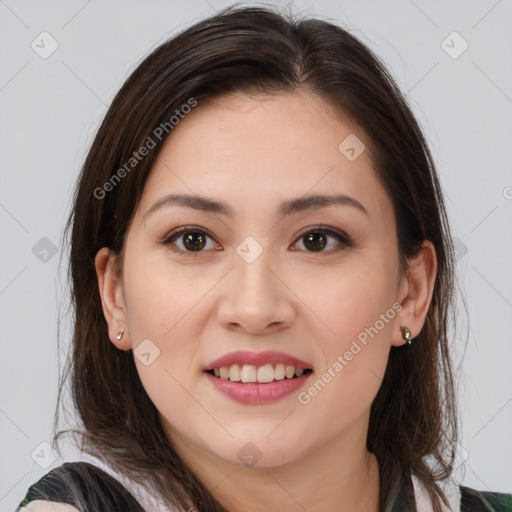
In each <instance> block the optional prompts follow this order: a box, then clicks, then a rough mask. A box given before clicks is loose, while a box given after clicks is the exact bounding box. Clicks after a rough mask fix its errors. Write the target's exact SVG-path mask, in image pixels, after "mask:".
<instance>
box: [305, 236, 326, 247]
mask: <svg viewBox="0 0 512 512" xmlns="http://www.w3.org/2000/svg"><path fill="white" fill-rule="evenodd" d="M326 239H327V237H326V236H325V234H324V233H320V232H313V233H308V234H307V235H306V237H305V240H304V245H305V246H306V247H307V248H308V249H311V250H312V251H321V250H322V249H323V248H324V247H325V246H326V244H327V240H326Z"/></svg>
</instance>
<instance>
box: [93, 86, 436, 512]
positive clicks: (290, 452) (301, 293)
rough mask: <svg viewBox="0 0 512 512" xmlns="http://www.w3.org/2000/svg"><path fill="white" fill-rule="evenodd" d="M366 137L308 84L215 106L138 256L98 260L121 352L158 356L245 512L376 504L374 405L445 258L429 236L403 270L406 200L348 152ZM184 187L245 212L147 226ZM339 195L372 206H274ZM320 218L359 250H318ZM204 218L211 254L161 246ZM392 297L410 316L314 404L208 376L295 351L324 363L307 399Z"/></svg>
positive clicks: (152, 192)
mask: <svg viewBox="0 0 512 512" xmlns="http://www.w3.org/2000/svg"><path fill="white" fill-rule="evenodd" d="M350 134H355V135H356V136H357V137H358V138H359V139H360V140H362V141H363V142H365V144H366V147H367V148H369V146H370V144H369V141H368V140H367V137H366V135H365V133H363V132H362V131H361V130H360V129H359V128H358V127H357V126H356V125H355V124H353V123H351V122H350V121H349V120H348V119H347V118H344V117H343V116H340V115H338V114H337V113H336V111H334V109H333V108H332V107H330V106H329V104H328V103H326V102H325V101H324V100H323V99H321V98H320V97H318V96H316V95H313V94H312V93H310V92H306V91H297V92H294V93H281V94H278V95H274V96H269V95H251V96H248V95H242V94H240V93H236V94H229V95H224V96H222V97H220V98H216V99H215V100H214V101H213V102H208V104H200V105H198V106H197V107H196V108H195V109H194V110H193V111H192V112H191V113H190V114H189V115H187V117H186V118H185V119H183V120H182V121H181V122H180V124H179V125H178V126H177V127H175V128H174V130H173V132H172V134H171V137H169V139H168V140H167V141H166V143H165V145H164V147H163V149H162V151H161V153H160V154H159V157H158V159H157V161H156V163H155V165H154V167H153V169H152V171H151V174H150V176H149V178H148V181H147V184H146V186H145V190H144V193H143V196H142V199H141V202H140V204H139V206H138V208H137V210H136V212H135V215H134V218H133V221H132V223H131V225H130V228H129V231H128V234H127V238H126V242H125V246H124V249H123V254H122V261H119V259H118V258H117V257H116V255H115V254H113V253H112V252H111V251H110V250H109V249H107V248H103V249H102V250H101V251H99V253H98V255H97V257H96V270H97V275H98V284H99V289H100V294H101V297H102V302H103V309H104V314H105V318H106V320H107V322H108V325H109V336H110V339H111V340H112V343H114V344H115V345H116V346H117V347H118V348H119V349H120V350H129V349H135V348H136V347H137V346H138V345H139V344H140V343H141V342H142V340H144V339H150V340H151V342H152V343H154V345H155V346H157V347H158V349H159V350H160V355H159V356H158V357H157V358H156V359H155V360H154V361H153V362H152V363H151V364H150V365H148V366H145V365H144V364H142V362H141V361H140V360H139V359H138V358H135V359H134V360H135V364H136V365H137V370H138V373H139V376H140V378H141V381H142V383H143V385H144V387H145V389H146V391H147V393H148V395H149V396H150V398H151V400H152V401H153V403H154V404H155V406H156V407H157V409H158V410H159V412H160V417H161V421H162V424H163V425H164V427H165V429H166V432H167V433H168V436H169V438H170V440H171V441H172V442H173V443H174V445H175V447H176V449H177V451H178V453H179V454H180V455H181V456H182V457H183V458H184V460H185V461H186V462H187V463H188V464H189V465H190V467H192V468H193V470H194V471H195V472H196V474H197V475H198V476H199V477H200V478H201V479H202V481H203V482H204V483H205V485H206V486H207V487H208V488H209V489H210V491H211V492H212V493H213V495H214V496H215V497H216V499H217V500H218V501H219V502H220V503H221V504H222V505H223V506H224V507H226V509H228V510H229V511H234V512H237V511H242V510H244V511H247V510H250V511H253V512H256V511H258V512H259V511H267V510H270V509H272V510H287V511H299V510H301V511H303V510H308V511H312V512H320V511H327V510H341V511H356V510H364V511H366V512H368V511H377V510H378V496H379V476H378V463H377V459H376V457H375V456H374V455H373V454H371V453H369V452H368V451H367V449H366V437H367V432H368V423H369V413H370V406H371V403H372V401H373V399H374V397H375V395H376V394H377V391H378V389H379V386H380V383H381V380H382V377H383V375H384V371H385V368H386V363H387V359H388V356H389V351H390V348H391V346H393V345H395V346H398V345H402V344H404V343H405V341H404V339H403V338H402V333H401V331H400V326H403V325H405V326H407V327H408V328H409V329H410V331H411V333H412V336H413V337H414V336H416V335H417V334H418V333H419V331H420V330H421V328H422V326H423V323H424V320H425V315H426V313H427V310H428V306H429V304H430V300H431V296H432V289H433V282H434V278H435V271H436V262H435V252H434V249H433V247H432V245H431V244H430V243H425V244H424V248H423V250H422V251H421V253H420V254H419V255H418V257H417V258H415V260H414V261H411V262H410V266H409V269H408V270H407V271H405V270H404V269H402V268H401V267H400V264H399V254H398V248H397V239H396V226H395V219H394V214H393V208H392V204H391V201H390V199H389V197H388V196H387V194H386V192H385V191H384V189H383V188H382V186H381V184H380V182H379V181H378V179H377V177H376V175H375V173H374V171H373V168H372V162H371V159H370V155H369V150H368V149H367V150H366V151H364V152H363V153H362V154H361V155H360V156H359V157H358V158H357V159H356V160H354V161H349V160H348V159H347V158H346V157H345V156H344V155H343V154H342V153H341V152H340V151H339V150H338V146H339V145H340V143H341V142H342V141H343V140H344V139H345V138H346V137H347V136H348V135H350ZM171 193H173V194H179V193H182V194H197V195H202V196H208V197H209V198H212V199H215V200H218V201H222V202H225V203H227V204H228V205H229V206H230V207H231V208H232V210H233V216H232V217H228V216H224V215H222V214H219V213H209V212H204V211H196V210H194V209H192V208H188V207H184V206H176V205H172V206H165V207H161V208H158V209H156V210H154V211H153V212H152V213H150V214H149V215H147V212H148V210H149V209H150V208H151V206H152V205H154V203H155V202H157V201H158V200H159V199H161V198H162V197H164V196H166V195H168V194H171ZM335 193H336V194H345V195H348V196H350V197H351V198H353V199H355V200H357V201H358V202H359V203H360V204H361V205H362V206H363V207H364V209H365V210H366V212H362V211H360V210H359V209H357V208H355V207H354V206H351V205H330V206H325V207H322V208H318V209H313V210H308V211H303V212H299V213H295V214H293V215H289V216H286V217H283V216H282V215H279V214H278V213H277V211H276V209H277V205H278V204H279V203H281V202H282V201H285V200H289V199H292V198H299V197H303V196H308V195H313V194H335ZM319 224H320V225H322V226H325V227H330V228H331V229H334V230H341V231H344V232H345V233H347V234H348V236H349V237H350V239H351V245H346V244H343V243H341V242H339V241H338V239H337V238H336V237H335V236H332V235H330V234H328V233H327V234H326V235H327V238H326V239H324V240H326V241H327V244H328V245H327V246H326V247H325V248H324V249H323V250H322V251H318V252H315V251H312V250H311V249H308V246H306V245H305V243H304V241H305V238H304V236H303V234H304V231H306V228H307V229H313V228H314V227H315V226H317V225H319ZM189 225H193V226H198V227H201V228H203V229H204V230H206V231H207V233H208V234H210V235H211V236H212V238H211V239H207V240H208V242H207V245H206V246H205V248H204V249H203V250H202V252H199V253H198V252H190V251H189V252H188V253H187V252H184V251H186V248H185V247H184V245H183V237H179V238H177V239H176V240H175V242H174V244H167V245H166V244H163V243H162V240H163V239H164V238H165V237H166V236H167V235H168V234H169V233H171V232H172V231H173V230H175V229H176V228H179V227H182V226H189ZM316 231H317V232H318V229H317V230H316ZM247 236H251V237H253V238H254V239H255V240H256V241H257V242H258V244H259V245H260V246H261V248H262V250H263V252H262V254H261V255H260V256H259V257H258V258H257V259H256V260H255V261H254V262H252V263H250V264H249V263H247V262H246V261H245V260H244V259H242V258H241V257H240V256H239V255H238V254H237V252H236V248H237V246H238V245H239V244H240V243H241V242H242V241H243V240H244V239H245V238H246V237H247ZM180 248H181V249H182V252H181V253H180V252H179V249H180ZM173 249H174V250H173ZM394 303H397V304H399V305H400V306H399V308H401V309H400V312H399V313H397V314H396V316H394V318H393V319H391V320H389V321H388V322H387V323H385V325H384V327H383V328H382V329H381V330H380V331H379V332H378V335H376V336H374V337H373V338H369V342H368V344H367V345H366V346H364V348H362V350H361V351H360V352H359V353H358V354H357V355H355V356H354V357H353V359H352V360H351V361H350V362H349V363H348V364H347V365H346V366H345V367H344V368H343V370H342V371H341V372H339V373H338V374H336V377H335V378H333V379H332V380H331V382H329V383H328V385H327V386H325V388H324V389H323V390H322V391H321V392H320V393H318V394H317V396H315V397H313V398H312V399H311V401H310V402H309V403H308V404H307V405H303V404H301V403H299V402H298V400H297V394H296V393H292V394H291V395H289V396H287V397H285V398H283V399H281V400H279V401H277V402H274V403H270V404H266V405H245V404H240V403H237V402H235V401H232V400H231V399H229V398H227V397H226V396H224V395H222V394H221V393H219V392H218V391H217V390H216V389H215V388H214V387H213V386H212V385H211V383H210V382H209V381H208V379H207V378H206V377H205V375H204V373H203V369H204V368H205V367H206V366H207V365H208V363H209V362H210V361H212V360H214V359H216V358H218V357H220V356H222V355H224V354H226V353H228V352H232V351H235V350H238V349H246V350H251V351H254V352H259V351H264V350H279V351H282V352H285V353H288V354H291V355H293V356H296V357H298V358H300V359H302V360H304V361H307V362H309V363H310V364H311V368H312V369H313V375H312V376H311V377H310V378H309V381H308V382H309V383H308V384H307V385H306V386H305V388H304V389H307V388H308V387H309V386H310V385H311V384H310V383H312V382H314V381H315V380H316V379H317V378H320V377H321V375H322V374H323V373H324V372H326V371H327V370H328V368H329V367H332V365H333V363H334V362H335V361H336V359H337V357H338V356H339V355H343V354H344V353H345V352H346V351H347V350H348V349H349V348H350V346H351V343H352V342H353V340H355V339H357V336H358V334H360V333H361V332H363V331H364V330H365V328H368V327H370V326H374V325H375V323H376V321H377V320H378V319H379V318H381V317H380V315H382V314H385V313H386V311H388V310H389V309H390V308H391V307H392V305H393V304H394ZM121 329H124V330H125V334H124V336H123V338H122V340H117V339H116V336H117V334H118V333H119V331H120V330H121ZM304 389H302V390H304ZM302 390H301V391H302ZM249 442H250V443H252V444H253V445H255V446H256V447H257V449H258V451H259V452H260V454H261V458H260V459H259V460H258V462H257V463H256V465H254V466H252V467H246V466H244V465H243V464H242V463H241V461H240V460H239V458H238V456H237V453H238V452H239V450H241V449H244V450H247V447H246V444H247V443H249ZM244 446H245V447H246V448H243V447H244ZM242 453H244V452H242Z"/></svg>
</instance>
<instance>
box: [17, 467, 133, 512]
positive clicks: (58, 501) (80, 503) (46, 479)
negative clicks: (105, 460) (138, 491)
mask: <svg viewBox="0 0 512 512" xmlns="http://www.w3.org/2000/svg"><path fill="white" fill-rule="evenodd" d="M41 502H43V503H41ZM108 504H113V505H114V507H113V508H112V510H123V512H124V511H126V512H143V508H142V507H141V506H140V504H139V503H138V501H137V500H136V499H135V498H134V497H133V496H132V494H130V492H129V491H128V490H127V489H126V488H125V487H124V486H123V485H122V484H121V483H120V482H119V481H118V480H116V479H115V478H113V477H112V476H110V475H109V474H107V473H106V472H105V471H103V470H102V469H100V468H99V467H96V466H94V465H93V464H90V463H87V462H67V463H65V464H62V465H61V466H58V467H56V468H55V469H53V470H52V471H50V472H49V473H47V474H46V475H44V476H43V477H42V478H41V479H40V480H38V481H37V482H36V483H35V484H33V485H31V486H30V487H29V489H28V491H27V493H26V495H25V498H24V499H23V501H22V502H21V503H20V506H19V507H18V510H19V511H20V512H26V511H27V510H28V511H35V512H47V511H48V512H76V510H79V511H81V512H89V511H93V510H101V509H102V507H104V506H105V505H108ZM28 506H32V507H33V508H28ZM20 507H27V508H20ZM41 507H45V508H41ZM63 507H67V508H63ZM98 507H99V508H98ZM107 509H108V508H107Z"/></svg>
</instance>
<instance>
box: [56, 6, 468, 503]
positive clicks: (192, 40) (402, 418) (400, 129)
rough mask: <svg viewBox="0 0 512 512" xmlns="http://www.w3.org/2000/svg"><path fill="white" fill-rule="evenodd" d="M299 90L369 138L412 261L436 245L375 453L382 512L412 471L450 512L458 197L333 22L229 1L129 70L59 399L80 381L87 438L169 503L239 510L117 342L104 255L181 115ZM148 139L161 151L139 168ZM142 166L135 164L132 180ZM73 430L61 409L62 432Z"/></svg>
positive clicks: (79, 281)
mask: <svg viewBox="0 0 512 512" xmlns="http://www.w3.org/2000/svg"><path fill="white" fill-rule="evenodd" d="M297 91H308V92H311V93H314V94H316V95H317V96H319V97H320V98H321V99H323V100H324V101H326V102H327V103H328V104H330V105H332V106H334V107H335V109H336V112H339V113H340V114H341V115H343V116H346V117H348V118H350V119H351V120H353V121H354V122H355V123H356V124H357V126H358V127H359V128H361V130H362V131H363V133H364V134H365V135H366V137H367V138H368V141H369V144H368V145H367V148H368V149H369V154H370V155H371V161H372V165H373V169H374V171H375V173H376V176H377V177H378V179H379V180H380V182H381V183H382V184H383V186H384V188H385V190H386V192H387V194H388V195H389V197H390V199H391V201H392V204H393V208H394V215H395V220H396V232H397V240H398V250H399V254H400V262H401V264H402V265H403V267H404V268H405V269H406V268H407V262H408V261H409V260H410V259H411V258H413V257H414V256H415V255H417V254H418V253H419V251H420V250H421V249H422V247H423V246H424V243H425V241H430V242H431V243H432V244H433V246H434V248H435V251H436V256H437V274H436V278H435V283H434V290H433V296H432V300H431V304H430V307H429V310H428V313H427V316H426V321H425V324H424V327H423V329H422V330H421V332H420V333H419V335H418V336H417V337H416V340H415V342H414V344H413V345H412V347H408V346H404V347H392V348H391V351H390V354H389V360H388V364H387V368H386V372H385V375H384V378H383V381H382V385H381V387H380V389H379V391H378V393H377V396H376V397H375V399H374V401H373V403H372V405H371V412H370V422H369V429H368V437H367V449H368V450H369V451H370V452H372V453H373V454H375V455H376V457H377V459H378V462H379V471H380V498H379V504H380V505H379V506H380V510H382V511H384V510H388V507H389V503H390V501H389V499H390V496H393V493H395V495H396V488H397V485H402V484H403V482H406V481H409V478H410V474H411V472H412V474H414V475H415V476H416V477H418V478H419V479H420V480H421V481H422V483H423V484H424V485H425V486H426V489H427V491H428V494H429V495H430V497H431V499H432V500H433V503H434V510H436V511H440V510H441V509H440V503H441V501H444V502H446V497H445V495H444V493H443V491H442V488H441V487H442V486H440V485H439V483H440V481H442V480H444V479H446V478H447V477H449V476H450V475H451V472H452V467H453V460H454V450H453V446H454V443H455V442H456V440H457V435H458V423H457V421H458V420H457V414H456V403H455V389H454V379H453V371H452V363H451V361H450V350H449V339H448V338H449V334H448V330H449V326H450V321H451V320H452V313H453V300H454V257H453V248H452V244H451V236H450V230H449V226H448V222H447V215H446V210H445V206H444V201H443V195H442V190H441V186H440V183H439V180H438V177H437V173H436V170H435V165H434V162H433V158H432V156H431V153H430V151H429V148H428V145H427V143H426V141H425V138H424V136H423V134H422V131H421V129H420V127H419V125H418V123H417V121H416V120H415V118H414V115H413V113H412V111H411V109H410V107H409V106H408V104H407V101H406V99H405V98H404V96H403V95H402V93H401V92H400V89H399V87H398V86H397V84H396V83H395V81H394V80H393V78H392V77H391V76H390V74H389V73H388V71H387V70H386V68H385V66H384V65H383V64H382V63H381V61H380V60H379V59H378V58H377V57H376V56H375V55H374V54H373V53H372V52H371V51H370V50H369V49H368V48H367V47H366V46H365V45H364V44H363V43H362V42H361V41H359V39H357V38H356V37H355V36H353V35H351V34H350V33H349V32H348V31H347V30H345V29H343V28H341V27H340V26H337V25H335V24H333V23H330V22H328V21H323V20H319V19H311V18H310V19H302V20H301V19H295V18H294V17H293V16H292V15H288V16H285V15H283V14H281V13H278V12H277V11H274V10H271V9H268V8H257V7H245V8H244V7H238V8H236V7H228V8H226V9H224V10H222V11H220V12H219V13H217V14H216V15H214V16H211V17H209V18H206V19H203V20H201V21H199V22H197V23H195V24H194V25H193V26H191V27H189V28H187V29H185V30H183V31H181V32H180V33H178V34H177V35H175V36H173V37H172V38H171V39H169V40H168V41H167V42H165V43H164V44H162V45H160V46H159V47H157V48H156V49H155V50H154V51H152V52H151V53H150V55H149V56H148V57H146V58H145V59H144V60H143V61H142V62H141V63H140V64H139V65H138V67H137V68H136V69H135V70H134V71H133V73H132V74H131V75H130V76H129V77H128V79H127V80H126V82H125V83H124V85H123V86H122V88H121V89H120V90H119V92H118V93H117V95H116V96H115V98H114V100H113V102H112V104H111V106H110V108H109V110H108V111H107V113H106V115H105V117H104V119H103V121H102V123H101V126H100V128H99V130H98V132H97V134H96V136H95V138H94V140H93V142H92V145H91V148H90V150H89V152H88V155H87V157H86V159H85V162H84V164H83V167H82V170H81V173H80V176H79V179H78V183H77V188H76V191H75V195H74V199H73V203H74V204H73V209H72V212H71V215H70V217H69V220H68V223H67V226H66V233H68V236H69V241H70V261H69V274H70V278H71V305H72V308H73V313H74V333H73V340H72V345H71V353H70V357H69V358H68V362H67V371H66V372H64V374H63V376H62V377H61V381H60V391H59V400H60V399H61V397H62V393H63V388H64V384H65V382H66V381H67V380H68V379H70V386H71V392H72V397H73V401H74V405H75V407H76V410H77V412H78V415H79V420H80V422H81V423H80V425H79V427H80V428H78V427H77V429H76V430H74V432H79V433H80V435H82V436H83V439H84V440H85V441H84V443H85V446H86V448H85V449H86V450H88V451H90V453H96V454H101V455H102V456H103V457H105V458H107V460H108V461H109V462H110V463H111V464H112V465H113V466H114V467H115V468H117V469H118V470H119V471H121V472H123V473H125V474H127V475H128V476H129V477H130V478H133V479H134V480H136V481H137V482H139V483H142V484H147V485H150V486H151V487H152V488H155V489H157V490H158V491H159V492H160V494H162V496H164V497H165V499H167V500H168V501H169V504H178V505H179V506H182V507H184V508H185V509H186V508H187V507H189V506H194V507H195V508H196V509H197V510H201V511H221V510H224V508H223V507H222V506H221V505H220V504H219V503H218V502H217V501H216V500H215V498H214V497H213V496H212V494H211V493H210V492H209V491H208V490H207V489H206V487H205V486H204V484H203V483H202V482H201V481H200V480H199V478H198V477H197V476H196V475H195V474H194V473H193V472H192V471H191V469H190V468H189V467H188V466H187V464H186V463H185V462H184V461H183V460H182V459H181V458H180V457H179V456H178V454H177V451H176V450H175V448H174V447H173V445H172V443H171V442H170V440H169V439H168V438H167V436H166V434H165V432H164V429H163V427H162V425H161V423H160V420H159V415H158V411H157V409H156V407H155V406H154V404H153V403H152V402H151V400H150V398H149V397H148V395H147V394H146V392H145V390H144V388H143V386H142V384H141V381H140V379H139V376H138V374H137V371H136V367H135V364H134V361H133V354H132V352H131V351H122V350H119V349H117V348H116V347H115V346H114V345H113V344H112V343H111V341H110V339H109V336H108V331H107V323H106V321H105V318H104V315H103V311H102V306H101V300H100V294H99V290H98V283H97V277H96V272H95V265H94V259H95V256H96V254H97V252H98V251H99V250H100V249H101V248H102V247H108V248H110V249H111V250H112V251H114V253H116V254H118V255H122V250H123V242H124V239H125V236H126V234H127V230H128V228H129V226H130V223H131V220H132V217H133V215H134V213H135V210H136V208H137V205H138V203H139V200H140V198H141V195H142V192H143V190H144V185H145V182H146V180H147V178H148V175H149V173H150V172H151V169H152V166H153V163H154V161H155V159H156V157H157V155H158V153H159V150H160V149H161V148H162V145H163V144H164V143H165V140H166V136H172V133H171V129H166V130H165V131H166V134H165V136H164V137H161V138H158V137H155V129H156V128H157V127H161V126H166V127H167V128H169V119H171V117H172V116H174V115H176V114H177V112H176V111H179V112H181V110H183V111H185V109H184V107H183V106H184V105H187V104H189V105H190V104H192V103H191V102H192V101H196V102H197V105H198V106H199V108H201V105H203V104H206V102H207V101H208V100H211V99H215V98H216V97H219V96H221V95H224V94H226V93H230V92H243V93H246V94H251V93H263V94H277V93H294V92H297ZM165 123H167V125H166V124H165ZM148 137H149V138H151V139H152V140H153V142H154V144H155V147H154V148H153V149H151V151H148V152H147V155H146V156H145V157H144V158H140V159H137V160H136V161H135V160H133V161H132V160H130V159H131V158H133V154H134V152H136V151H138V150H139V148H141V147H142V146H144V145H145V144H147V141H148V140H149V139H148ZM128 162H130V164H129V165H130V166H131V167H132V168H131V169H130V170H129V171H127V172H126V173H121V174H122V176H121V177H123V179H119V178H120V174H119V173H120V169H123V168H124V169H125V171H126V170H127V163H128ZM132 164H133V165H132ZM116 175H117V179H116ZM106 183H110V184H111V186H105V184H106ZM100 189H101V190H107V189H108V193H104V192H102V193H99V192H98V191H99V190H100ZM69 233H70V235H69ZM57 423H58V410H57V411H56V417H55V423H54V432H55V431H56V429H57ZM65 432H69V430H68V431H60V432H59V433H57V434H56V435H55V439H56V440H58V438H59V437H60V436H61V435H62V434H63V433H65Z"/></svg>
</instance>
